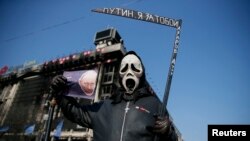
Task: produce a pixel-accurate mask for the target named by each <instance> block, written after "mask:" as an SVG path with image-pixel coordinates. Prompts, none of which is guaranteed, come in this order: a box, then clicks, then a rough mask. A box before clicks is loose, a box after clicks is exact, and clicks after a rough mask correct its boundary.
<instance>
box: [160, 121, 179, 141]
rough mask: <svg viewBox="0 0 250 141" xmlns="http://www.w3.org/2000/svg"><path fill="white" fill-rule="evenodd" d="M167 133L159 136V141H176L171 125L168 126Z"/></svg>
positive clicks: (176, 137)
mask: <svg viewBox="0 0 250 141" xmlns="http://www.w3.org/2000/svg"><path fill="white" fill-rule="evenodd" d="M169 126H170V127H169V131H168V132H167V133H166V134H164V135H161V137H160V141H178V136H177V134H176V131H175V128H174V126H173V125H172V124H170V125H169Z"/></svg>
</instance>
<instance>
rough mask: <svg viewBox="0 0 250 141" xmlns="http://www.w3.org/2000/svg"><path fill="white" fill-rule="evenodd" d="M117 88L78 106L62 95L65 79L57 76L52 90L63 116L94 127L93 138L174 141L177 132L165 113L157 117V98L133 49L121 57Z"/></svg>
mask: <svg viewBox="0 0 250 141" xmlns="http://www.w3.org/2000/svg"><path fill="white" fill-rule="evenodd" d="M119 82H120V87H119V88H118V89H117V90H116V91H114V93H113V94H112V96H111V98H110V99H106V100H103V101H100V102H97V103H94V104H92V105H80V104H79V103H77V102H76V100H75V99H74V98H71V97H67V96H64V95H62V94H61V93H62V90H64V89H66V87H67V79H66V78H65V77H63V76H61V75H60V76H56V77H55V78H53V80H52V82H51V89H52V92H53V93H54V95H55V97H56V100H57V103H58V105H59V106H60V107H61V109H62V111H63V113H64V116H65V117H67V118H68V119H69V120H71V121H72V122H74V123H77V124H79V125H81V126H84V127H87V128H91V129H93V140H94V141H153V140H154V138H155V136H157V138H158V139H159V141H177V135H176V132H175V129H174V127H173V125H172V121H171V120H170V119H169V116H168V112H167V111H166V116H164V117H160V116H157V113H158V110H159V107H160V106H161V102H160V100H159V99H158V98H157V96H156V95H154V94H152V93H151V92H150V90H149V85H148V83H147V81H146V78H145V68H144V66H143V64H142V61H141V59H140V57H139V56H138V55H137V54H136V53H135V52H133V51H130V52H128V53H127V54H125V56H124V57H123V58H122V60H121V64H120V69H119Z"/></svg>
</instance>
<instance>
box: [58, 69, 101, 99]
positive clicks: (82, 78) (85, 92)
mask: <svg viewBox="0 0 250 141" xmlns="http://www.w3.org/2000/svg"><path fill="white" fill-rule="evenodd" d="M97 75H98V70H97V69H90V70H78V71H64V73H63V76H64V77H66V78H67V80H68V82H69V83H68V86H69V89H68V90H67V91H66V92H65V95H67V96H71V97H77V98H85V99H94V98H95V88H96V82H97Z"/></svg>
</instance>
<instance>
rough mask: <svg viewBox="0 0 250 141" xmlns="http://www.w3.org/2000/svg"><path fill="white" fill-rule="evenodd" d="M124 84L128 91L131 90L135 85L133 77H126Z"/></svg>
mask: <svg viewBox="0 0 250 141" xmlns="http://www.w3.org/2000/svg"><path fill="white" fill-rule="evenodd" d="M126 86H127V88H128V89H129V91H133V90H134V87H135V81H134V80H133V79H131V78H130V79H127V80H126Z"/></svg>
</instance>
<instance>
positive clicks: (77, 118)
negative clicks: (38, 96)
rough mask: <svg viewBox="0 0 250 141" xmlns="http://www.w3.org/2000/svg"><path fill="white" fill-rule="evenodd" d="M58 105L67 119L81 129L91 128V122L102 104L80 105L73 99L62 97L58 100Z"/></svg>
mask: <svg viewBox="0 0 250 141" xmlns="http://www.w3.org/2000/svg"><path fill="white" fill-rule="evenodd" d="M58 105H59V106H60V108H61V109H62V112H63V114H64V116H65V117H66V118H67V119H69V120H70V121H72V122H74V123H77V124H79V125H81V126H83V127H87V128H92V123H93V122H92V120H93V119H94V118H95V116H96V114H97V113H98V111H99V109H100V107H101V105H102V103H95V104H92V105H80V104H79V103H78V102H77V101H76V100H75V99H74V98H72V97H67V96H63V97H61V98H60V99H58Z"/></svg>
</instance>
